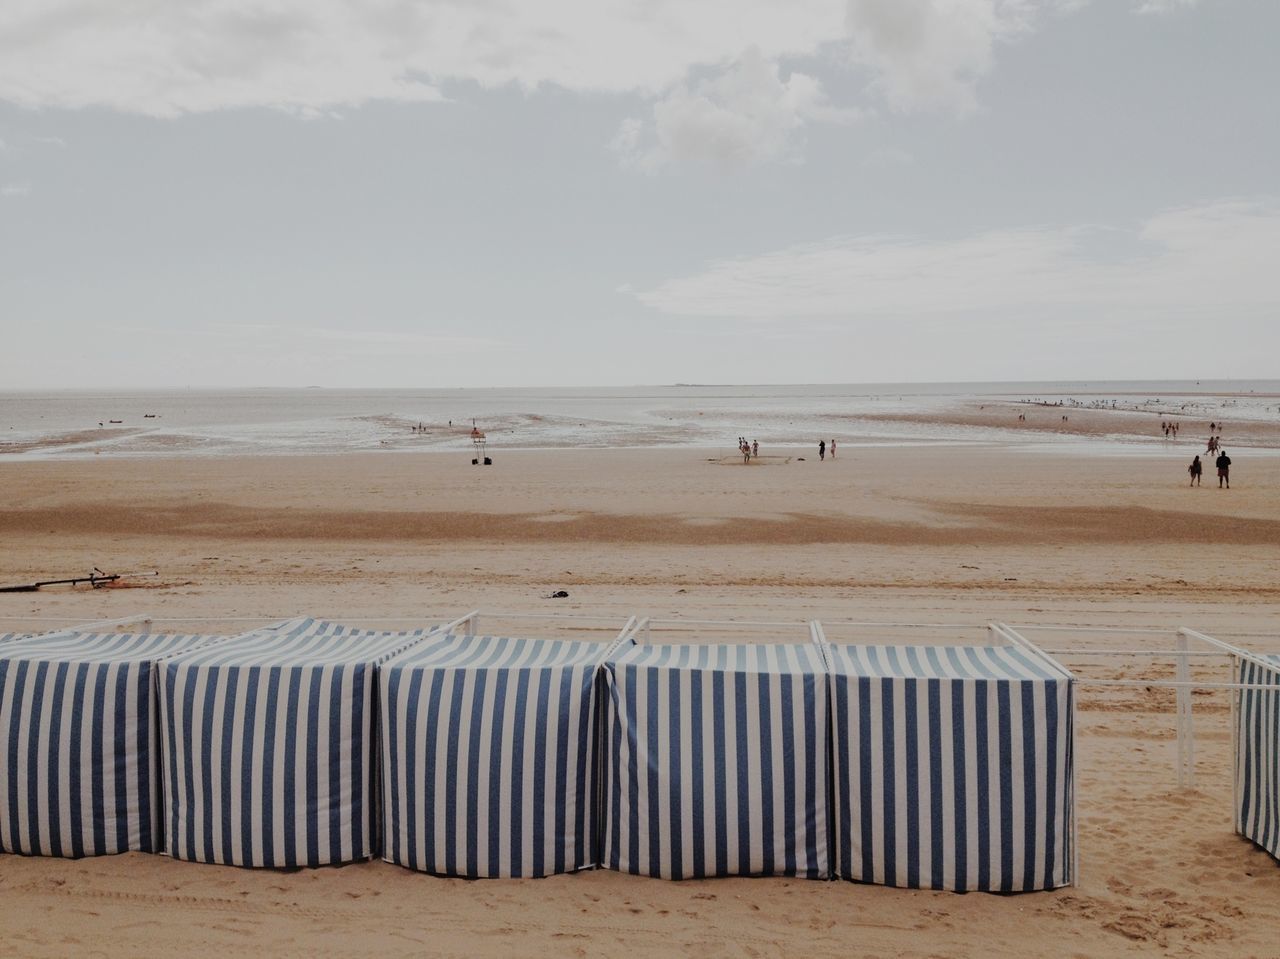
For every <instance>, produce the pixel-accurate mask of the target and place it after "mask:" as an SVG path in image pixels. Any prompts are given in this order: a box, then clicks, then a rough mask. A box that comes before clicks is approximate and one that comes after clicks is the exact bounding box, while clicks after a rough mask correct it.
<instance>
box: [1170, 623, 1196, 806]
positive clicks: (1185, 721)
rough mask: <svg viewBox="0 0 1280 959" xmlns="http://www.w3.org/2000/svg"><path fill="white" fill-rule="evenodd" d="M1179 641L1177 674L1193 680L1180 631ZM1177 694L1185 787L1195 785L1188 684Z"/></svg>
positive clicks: (1180, 780)
mask: <svg viewBox="0 0 1280 959" xmlns="http://www.w3.org/2000/svg"><path fill="white" fill-rule="evenodd" d="M1175 641H1176V643H1177V647H1176V648H1177V650H1178V660H1177V663H1178V665H1177V676H1178V682H1179V683H1187V682H1190V681H1191V672H1190V668H1189V664H1188V659H1187V656H1186V655H1185V654H1186V652H1187V649H1188V642H1187V637H1186V636H1185V635H1183V633H1182V632H1181V631H1179V632H1178V633H1177V634H1176V635H1175ZM1174 695H1175V696H1176V700H1175V702H1176V704H1177V707H1176V716H1177V720H1176V725H1177V730H1178V760H1177V763H1178V788H1179V789H1184V788H1188V787H1190V786H1192V785H1193V783H1192V782H1190V781H1189V780H1190V779H1191V778H1192V777H1191V774H1190V770H1189V768H1188V767H1189V760H1188V757H1189V756H1190V744H1189V742H1188V732H1189V727H1190V722H1189V717H1190V713H1191V690H1190V689H1189V688H1188V687H1186V686H1179V687H1178V689H1177V691H1176V692H1175V694H1174Z"/></svg>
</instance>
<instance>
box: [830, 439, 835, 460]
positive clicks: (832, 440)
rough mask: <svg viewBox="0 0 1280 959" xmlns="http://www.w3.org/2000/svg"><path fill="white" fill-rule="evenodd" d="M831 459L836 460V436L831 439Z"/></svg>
mask: <svg viewBox="0 0 1280 959" xmlns="http://www.w3.org/2000/svg"><path fill="white" fill-rule="evenodd" d="M831 458H832V459H835V458H836V440H835V437H834V436H833V437H832V438H831Z"/></svg>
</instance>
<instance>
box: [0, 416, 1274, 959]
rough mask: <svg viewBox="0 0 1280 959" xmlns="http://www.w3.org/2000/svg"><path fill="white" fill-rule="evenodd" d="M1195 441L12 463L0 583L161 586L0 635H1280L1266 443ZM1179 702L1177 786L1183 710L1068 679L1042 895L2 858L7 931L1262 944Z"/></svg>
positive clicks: (374, 866)
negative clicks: (464, 619) (823, 452)
mask: <svg viewBox="0 0 1280 959" xmlns="http://www.w3.org/2000/svg"><path fill="white" fill-rule="evenodd" d="M1194 445H1195V444H1194V443H1192V442H1188V443H1183V444H1180V445H1179V446H1178V447H1176V448H1174V449H1171V450H1170V452H1169V453H1168V454H1167V455H1163V454H1147V455H1144V456H1140V457H1126V456H1119V455H1109V456H1101V455H1097V456H1095V455H1085V454H1081V455H1074V454H1071V455H1067V454H1063V453H1061V452H1042V453H1033V452H1026V451H1012V450H1009V449H1007V448H1002V447H998V446H991V447H978V446H970V447H941V448H915V449H877V450H867V449H858V448H854V447H849V448H845V447H844V446H842V447H841V449H840V452H839V455H838V458H837V459H836V460H834V461H832V460H830V459H828V460H827V461H826V462H821V463H820V462H818V461H817V457H816V450H815V451H797V450H790V449H789V450H784V451H773V452H770V451H769V450H767V449H766V450H764V451H762V452H763V453H764V455H763V456H762V457H761V459H760V460H759V461H757V462H753V463H752V464H750V465H748V466H743V465H742V464H741V460H740V458H738V457H735V456H733V455H732V452H733V451H732V449H729V450H723V449H721V450H710V449H689V448H686V449H649V450H643V449H642V450H557V451H544V452H538V451H499V452H497V453H496V455H495V463H494V465H493V466H492V467H488V468H482V467H471V466H470V465H469V459H467V458H466V457H464V456H463V455H458V454H450V453H422V454H413V453H391V454H382V455H380V454H376V453H374V454H357V455H347V456H291V457H256V458H240V459H236V458H209V459H205V460H194V459H164V458H148V459H124V458H107V457H103V458H101V459H91V460H81V461H66V462H59V461H52V460H49V461H36V462H3V461H0V488H3V489H4V491H5V496H4V502H3V504H0V542H2V543H3V550H0V582H2V583H4V584H10V583H20V582H25V581H29V580H34V579H45V578H59V577H60V576H63V575H74V574H79V573H84V572H87V571H88V569H89V568H91V567H93V566H98V567H100V568H102V569H105V570H108V571H111V570H149V569H154V570H156V571H158V572H159V576H158V577H155V578H152V579H141V580H137V581H136V583H137V584H138V587H137V588H116V589H101V590H96V591H93V590H67V589H61V590H57V589H48V590H45V591H42V592H39V593H32V594H13V595H7V596H3V597H0V599H2V601H0V630H14V629H19V628H22V627H24V626H26V627H34V626H52V625H56V624H57V623H58V622H59V621H63V622H65V621H70V620H80V619H101V618H108V617H113V616H119V615H126V614H132V613H134V612H146V613H149V614H152V615H154V616H156V617H162V618H166V619H172V620H180V619H187V620H188V621H190V620H198V619H200V618H205V617H236V618H238V622H240V623H243V624H244V625H245V626H247V625H250V624H251V623H252V621H253V620H254V619H255V618H256V619H257V620H258V621H265V620H276V619H280V618H283V617H286V616H291V615H296V614H298V613H304V612H305V613H308V614H313V615H323V616H327V617H331V618H336V619H341V620H346V621H350V622H353V623H359V622H360V620H361V618H362V617H365V618H368V617H405V618H406V620H408V621H411V622H412V621H415V620H418V621H426V622H431V621H436V620H441V619H446V618H451V617H452V616H456V615H459V614H461V613H463V612H465V611H467V610H468V609H471V608H475V607H480V608H484V609H493V610H508V611H516V612H518V611H527V612H537V613H554V612H560V611H565V612H573V613H577V614H582V615H586V614H591V615H598V616H600V617H602V620H601V622H600V624H599V627H598V629H596V628H595V627H594V626H593V624H590V623H587V622H585V621H572V622H570V621H564V622H560V623H555V624H548V625H547V626H545V627H543V626H535V624H534V623H533V622H530V623H528V624H527V626H526V628H525V629H524V630H523V631H524V632H526V633H530V634H546V635H578V636H588V635H593V634H598V635H600V637H601V638H604V637H605V636H607V635H608V633H609V631H610V629H611V628H613V629H616V626H610V625H609V624H610V623H616V625H621V622H622V620H623V619H624V618H625V617H626V616H627V615H630V614H632V613H638V614H641V615H649V616H653V617H657V618H660V619H662V620H678V619H681V618H684V619H690V618H699V617H701V618H712V619H736V620H770V621H785V622H794V623H796V624H797V626H796V627H795V630H794V632H793V633H791V634H787V633H784V631H783V630H782V628H779V630H778V631H777V632H775V633H773V634H772V636H773V637H779V636H784V635H794V636H795V637H796V638H801V637H802V636H803V634H802V633H800V631H799V624H800V623H801V622H802V621H803V620H807V619H811V618H819V619H823V620H826V621H831V622H840V621H888V622H923V623H956V624H971V625H972V626H974V627H975V628H977V627H980V626H981V624H983V623H985V622H986V621H988V620H1004V621H1007V622H1010V623H1013V624H1019V623H1022V624H1035V623H1057V624H1069V625H1079V626H1086V625H1101V626H1134V627H1162V628H1163V627H1167V628H1169V629H1170V630H1172V629H1173V628H1174V627H1176V626H1179V625H1186V626H1190V627H1194V628H1197V629H1200V630H1202V631H1204V632H1208V633H1211V634H1212V633H1221V634H1230V633H1250V632H1253V633H1257V632H1265V631H1268V630H1270V631H1272V632H1273V633H1274V624H1275V623H1276V621H1277V615H1278V614H1280V581H1278V580H1277V578H1276V562H1277V557H1278V556H1280V458H1276V457H1270V456H1257V457H1251V456H1249V455H1247V454H1244V453H1236V452H1235V451H1234V450H1233V459H1234V460H1235V463H1234V466H1233V469H1232V480H1233V485H1234V488H1233V489H1231V490H1229V491H1227V490H1221V491H1220V490H1218V489H1217V488H1216V487H1217V482H1216V479H1214V478H1211V476H1210V475H1209V474H1210V473H1211V472H1212V471H1211V470H1207V471H1206V476H1205V485H1204V487H1203V488H1200V489H1188V488H1187V485H1186V479H1187V477H1186V473H1185V466H1186V461H1189V460H1190V457H1191V455H1192V453H1194V452H1196V450H1195V449H1192V447H1193V446H1194ZM561 589H562V590H566V591H567V592H568V593H569V597H568V598H567V599H560V600H552V599H548V598H546V597H547V595H548V594H549V593H550V592H552V591H553V590H561ZM19 617H39V618H42V619H39V620H20V619H19ZM502 625H503V626H508V625H509V626H510V627H511V628H512V629H515V628H517V626H518V623H515V622H510V623H508V622H503V623H502ZM531 627H532V628H531ZM494 628H497V625H496V623H495V625H494ZM837 629H839V630H843V631H844V632H843V633H842V634H840V635H839V636H838V637H833V638H846V637H851V636H853V635H855V634H856V635H858V636H859V638H864V639H865V638H869V637H870V636H873V635H874V633H875V631H874V630H866V629H861V630H859V629H855V628H854V627H833V628H832V629H831V630H829V631H831V632H835V631H836V630H837ZM943 632H945V630H944V631H943ZM679 635H680V636H682V637H686V638H687V637H689V636H690V635H691V632H690V631H688V630H685V631H681V632H679ZM706 635H708V636H709V637H710V638H712V639H718V638H723V637H724V636H726V635H728V631H727V630H712V631H708V632H707V633H706ZM743 635H744V636H745V637H746V638H748V639H749V638H751V637H752V636H755V637H756V638H759V639H765V638H770V637H771V634H770V633H768V632H760V631H756V632H754V633H745V634H743ZM655 638H656V635H655ZM1069 665H1073V666H1075V667H1077V668H1078V670H1079V672H1080V673H1081V674H1082V675H1089V676H1117V675H1121V673H1122V671H1123V670H1125V669H1126V668H1128V667H1127V666H1126V665H1124V664H1121V663H1117V662H1111V663H1106V662H1099V661H1097V660H1093V661H1087V660H1081V661H1079V662H1069ZM1219 678H1225V675H1223V676H1221V677H1219ZM1130 692H1132V695H1130ZM1195 705H1196V724H1197V741H1198V744H1199V745H1198V751H1197V761H1198V766H1197V776H1198V781H1197V788H1196V789H1194V790H1178V789H1177V788H1176V785H1175V771H1174V765H1173V757H1174V753H1173V748H1174V747H1173V741H1174V740H1173V730H1174V725H1173V701H1172V697H1171V695H1166V694H1164V693H1161V692H1159V691H1153V692H1146V691H1143V690H1136V691H1127V690H1125V691H1114V690H1113V691H1108V692H1107V693H1106V694H1105V695H1104V694H1103V693H1102V692H1100V691H1098V690H1096V689H1094V690H1090V689H1084V690H1082V692H1081V694H1080V730H1079V751H1080V756H1079V761H1080V784H1079V802H1080V836H1079V842H1080V860H1081V877H1080V884H1079V886H1077V887H1075V888H1070V889H1063V890H1060V891H1057V892H1051V893H1035V894H1028V895H1022V896H1005V897H1002V896H994V895H984V894H969V895H954V894H945V893H931V892H911V891H906V890H899V889H884V888H877V887H872V886H859V885H854V884H850V883H844V882H833V883H826V882H806V881H801V880H716V881H706V882H683V883H666V882H662V881H659V880H650V879H639V878H632V877H627V876H621V875H617V874H613V873H609V872H604V871H599V872H591V873H585V874H579V875H575V876H566V877H559V878H556V879H548V880H538V881H477V882H465V881H454V880H442V879H435V878H431V877H427V876H423V875H417V874H414V873H411V872H409V871H407V870H402V869H399V868H397V867H394V866H390V865H387V864H383V863H365V864H360V865H355V866H348V867H344V868H330V869H322V870H315V871H302V872H292V873H281V872H266V871H260V872H255V871H248V870H239V869H234V868H224V867H216V866H201V865H193V864H187V863H178V862H172V861H169V860H167V859H164V858H162V857H154V856H141V855H125V856H119V857H107V858H102V859H96V860H95V859H88V860H80V861H66V860H55V859H23V858H19V857H13V856H4V857H0V935H3V937H4V939H5V941H6V942H7V943H8V944H9V947H8V948H9V949H11V950H13V954H17V955H32V956H57V955H66V954H68V953H70V952H76V953H77V954H93V955H105V956H117V955H119V956H125V955H129V956H149V955H174V954H189V953H197V952H198V953H207V952H210V951H221V952H225V953H228V954H241V953H244V952H248V951H255V952H263V951H270V952H272V953H273V954H278V955H334V956H338V955H374V954H376V955H381V956H396V955H422V954H437V955H506V954H510V953H512V952H516V951H518V952H521V953H523V954H530V955H560V954H566V953H568V954H577V955H596V954H620V953H624V952H625V953H627V954H630V955H636V956H647V955H666V954H671V953H672V952H675V953H679V954H701V955H777V954H783V953H786V952H789V951H795V950H796V949H798V948H800V947H801V944H803V949H804V951H806V952H808V953H810V954H814V955H836V954H841V955H848V954H851V953H855V952H856V953H858V954H862V955H882V956H890V955H899V956H921V957H924V956H944V955H958V954H986V955H992V956H1019V955H1025V954H1026V953H1027V946H1026V944H1027V943H1028V942H1034V943H1036V947H1035V951H1036V952H1037V953H1039V954H1042V955H1054V956H1126V955H1140V954H1150V953H1151V952H1152V951H1159V952H1160V953H1161V954H1168V955H1178V956H1183V955H1185V956H1228V955H1229V956H1268V955H1274V954H1275V952H1276V949H1277V947H1276V942H1277V938H1276V934H1277V930H1278V929H1280V866H1278V865H1277V864H1276V862H1275V861H1274V860H1272V859H1270V858H1269V857H1268V856H1266V855H1265V854H1264V853H1262V852H1260V851H1258V850H1256V849H1255V848H1254V847H1253V846H1252V845H1251V844H1249V843H1248V842H1246V841H1244V840H1242V839H1240V838H1238V837H1236V836H1235V835H1233V832H1232V828H1231V762H1230V756H1229V742H1230V732H1229V727H1228V716H1229V700H1228V699H1227V698H1226V695H1225V694H1223V693H1205V694H1203V695H1198V696H1197V697H1196V699H1195ZM143 930H145V938H144V937H143V935H142V932H143Z"/></svg>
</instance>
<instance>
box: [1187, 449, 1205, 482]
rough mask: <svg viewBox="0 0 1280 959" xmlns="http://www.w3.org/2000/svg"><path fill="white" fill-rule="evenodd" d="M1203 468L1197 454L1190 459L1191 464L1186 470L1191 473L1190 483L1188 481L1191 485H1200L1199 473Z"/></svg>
mask: <svg viewBox="0 0 1280 959" xmlns="http://www.w3.org/2000/svg"><path fill="white" fill-rule="evenodd" d="M1203 469H1204V467H1203V466H1202V465H1201V463H1200V457H1199V456H1197V457H1196V458H1195V459H1193V460H1192V461H1191V465H1190V466H1188V467H1187V472H1188V473H1190V474H1191V483H1190V485H1191V486H1199V485H1200V473H1201V472H1202V471H1203Z"/></svg>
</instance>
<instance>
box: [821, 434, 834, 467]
mask: <svg viewBox="0 0 1280 959" xmlns="http://www.w3.org/2000/svg"><path fill="white" fill-rule="evenodd" d="M828 449H830V450H831V458H832V459H835V458H836V440H835V437H834V436H833V437H832V438H831V446H830V447H828V446H827V441H826V440H818V459H819V460H820V461H821V460H825V459H826V458H827V450H828Z"/></svg>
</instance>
